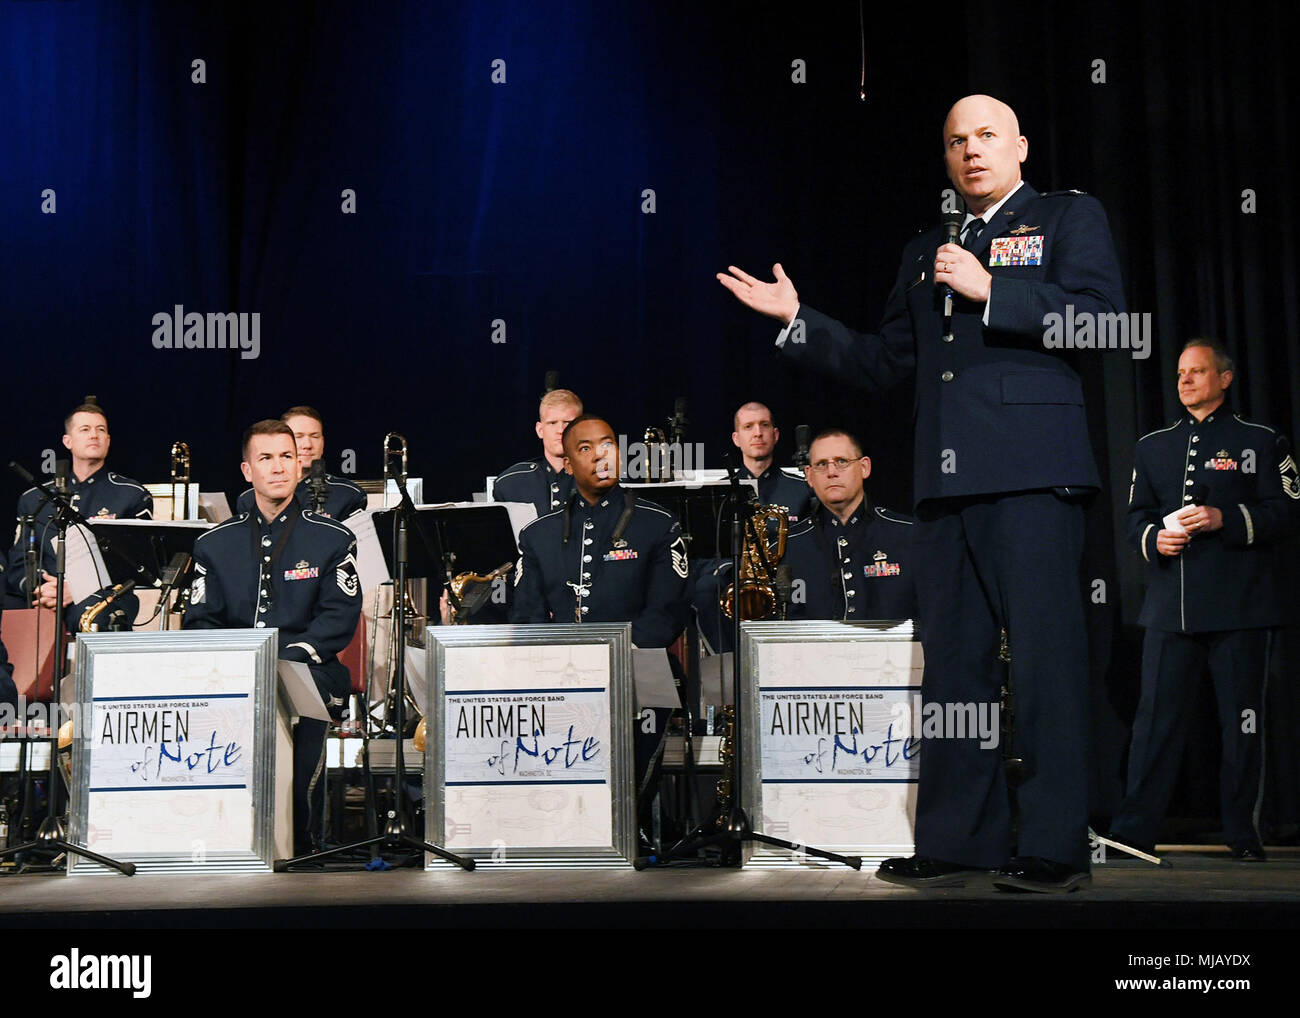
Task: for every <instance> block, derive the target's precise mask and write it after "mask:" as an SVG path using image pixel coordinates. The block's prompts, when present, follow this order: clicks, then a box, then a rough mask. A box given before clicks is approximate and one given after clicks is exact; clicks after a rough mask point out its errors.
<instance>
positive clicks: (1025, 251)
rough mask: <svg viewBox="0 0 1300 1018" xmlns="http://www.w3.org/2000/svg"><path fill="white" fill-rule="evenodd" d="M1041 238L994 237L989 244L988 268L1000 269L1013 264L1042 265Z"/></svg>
mask: <svg viewBox="0 0 1300 1018" xmlns="http://www.w3.org/2000/svg"><path fill="white" fill-rule="evenodd" d="M1042 264H1043V238H1042V236H1041V235H1040V236H1037V237H995V238H994V239H993V243H992V244H990V245H989V268H991V269H1000V268H1007V267H1009V266H1014V265H1042Z"/></svg>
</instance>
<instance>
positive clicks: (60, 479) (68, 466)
mask: <svg viewBox="0 0 1300 1018" xmlns="http://www.w3.org/2000/svg"><path fill="white" fill-rule="evenodd" d="M71 470H72V463H71V461H69V460H55V461H54V490H55V491H58V492H66V491H67V490H68V474H69V473H70V472H71Z"/></svg>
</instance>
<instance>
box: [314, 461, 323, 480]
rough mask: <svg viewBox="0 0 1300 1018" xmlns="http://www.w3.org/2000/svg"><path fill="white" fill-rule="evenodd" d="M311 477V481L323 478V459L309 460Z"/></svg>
mask: <svg viewBox="0 0 1300 1018" xmlns="http://www.w3.org/2000/svg"><path fill="white" fill-rule="evenodd" d="M311 478H312V480H313V481H323V480H325V461H324V460H323V459H314V460H312V461H311Z"/></svg>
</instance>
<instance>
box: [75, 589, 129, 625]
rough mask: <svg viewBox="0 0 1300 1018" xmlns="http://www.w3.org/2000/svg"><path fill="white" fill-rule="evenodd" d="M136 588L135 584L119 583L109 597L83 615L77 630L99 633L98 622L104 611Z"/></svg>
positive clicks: (109, 593)
mask: <svg viewBox="0 0 1300 1018" xmlns="http://www.w3.org/2000/svg"><path fill="white" fill-rule="evenodd" d="M134 586H135V583H134V582H127V583H119V584H118V585H117V586H116V587H114V588H113V589H112V590H110V591H109V592H108V594H107V596H105V597H104V599H103V600H102V601H99V602H97V603H96V604H94V605H92V606H91V607H89V608H87V609H86V610H85V611H84V612H82V613H81V622H80V623H79V624H78V626H77V629H78V630H79V631H80V632H83V633H97V632H99V623H98V622H97V621H96V620H97V619H98V618H99V616H100V615H102V614H103V612H104V610H105V609H106V608H108V606H109V605H111V604H112V603H113V602H114V601H116V600H117V599H118V598H119V597H121V596H122V595H123V594H125V593H127V591H129V590H130V589H131V588H132V587H134Z"/></svg>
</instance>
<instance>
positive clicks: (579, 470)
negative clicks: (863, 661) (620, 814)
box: [510, 416, 690, 832]
mask: <svg viewBox="0 0 1300 1018" xmlns="http://www.w3.org/2000/svg"><path fill="white" fill-rule="evenodd" d="M563 447H564V451H565V466H566V467H567V468H568V469H570V470H571V471H572V474H573V478H574V483H575V486H576V490H575V492H574V493H573V495H572V496H570V498H569V501H568V502H566V503H565V505H564V507H563V508H562V509H559V510H557V511H556V512H553V513H548V514H547V515H546V516H542V517H540V518H538V519H536V520H534V521H533V522H532V523H530V524H528V526H526V527H524V529H523V530H521V531H520V532H519V572H518V574H517V577H516V585H515V598H514V604H513V605H512V606H511V609H510V621H511V622H516V623H534V622H578V623H581V622H631V623H632V643H633V644H634V645H635V646H637V647H668V646H669V645H671V644H672V643H673V642H674V641H675V640H676V639H677V637H678V636H680V635H681V632H682V630H683V629H685V628H686V622H687V619H688V616H689V611H690V609H689V605H688V603H687V600H686V577H687V575H688V574H689V566H688V563H687V556H686V541H685V539H684V538H683V537H682V529H681V527H680V526H679V525H678V523H677V519H676V517H674V516H673V514H672V513H670V512H668V511H667V510H666V509H663V508H661V507H659V506H657V505H655V504H654V503H653V502H649V501H647V500H645V499H643V498H637V497H636V496H635V495H633V494H632V493H631V492H629V491H627V490H626V489H624V488H622V487H620V486H619V483H618V476H619V455H618V439H617V438H616V437H615V435H614V431H613V429H612V428H611V427H610V426H609V424H608V423H606V422H605V421H603V420H601V419H600V418H599V417H592V416H581V417H577V418H575V419H574V421H573V423H572V424H570V425H569V427H568V428H566V429H565V432H564V445H563ZM671 660H672V658H671V655H670V661H671ZM670 713H671V712H670V711H668V710H664V709H655V710H654V716H655V719H654V729H653V731H646V730H645V725H644V724H642V723H638V724H637V726H636V728H635V729H634V732H635V736H634V745H635V756H636V772H637V780H638V788H639V793H638V800H639V803H640V812H641V830H642V831H643V832H645V831H648V830H649V823H648V816H647V813H646V810H647V809H648V807H649V804H650V802H651V801H652V800H653V798H654V792H655V780H654V779H655V775H656V772H657V767H656V765H657V763H658V761H659V759H660V751H661V749H662V745H663V737H664V735H665V728H666V725H667V721H668V716H669V714H670Z"/></svg>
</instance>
